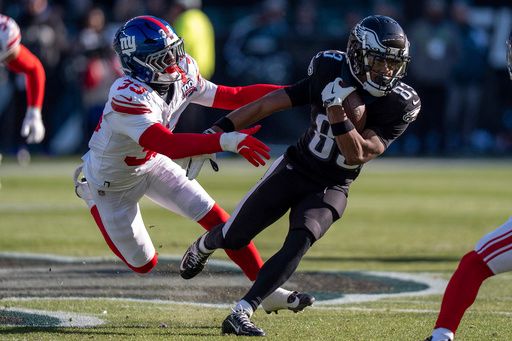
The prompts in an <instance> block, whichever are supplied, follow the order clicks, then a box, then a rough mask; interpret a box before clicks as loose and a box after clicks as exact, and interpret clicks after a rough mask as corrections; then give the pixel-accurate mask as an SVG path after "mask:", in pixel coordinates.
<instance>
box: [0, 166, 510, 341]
mask: <svg viewBox="0 0 512 341" xmlns="http://www.w3.org/2000/svg"><path fill="white" fill-rule="evenodd" d="M74 162H78V160H71V161H69V160H67V161H59V160H36V162H33V163H32V164H31V165H30V166H29V167H25V168H23V167H20V166H18V165H17V164H15V163H12V162H9V160H7V162H4V164H2V165H1V166H0V179H1V180H0V181H1V183H2V189H1V190H0V236H1V238H0V250H1V251H3V252H8V251H11V252H31V253H52V254H62V255H70V256H110V255H111V254H110V251H109V249H108V248H107V246H106V244H105V242H104V241H103V239H102V237H101V235H100V233H99V231H98V230H97V228H96V227H95V225H94V223H93V221H92V219H91V217H90V215H89V214H88V212H87V209H86V207H85V204H83V203H82V202H81V201H80V200H79V199H77V198H76V197H75V195H74V193H73V186H72V180H71V176H70V174H72V171H73V163H74ZM511 170H512V167H510V166H509V163H508V162H506V161H502V162H496V161H487V160H480V161H471V162H465V161H458V162H452V161H449V160H441V161H428V160H427V161H424V160H393V159H385V160H383V161H374V162H372V163H371V164H369V165H368V166H367V167H366V168H365V170H364V171H363V172H362V174H361V176H360V178H359V179H358V180H357V181H356V182H355V183H354V185H353V186H352V189H351V192H350V200H349V206H348V208H347V211H346V213H345V215H344V217H343V218H342V220H341V221H339V222H337V223H336V224H335V225H334V226H333V227H332V228H331V229H330V231H329V232H328V233H327V234H326V236H325V237H324V238H323V239H322V240H320V241H319V242H317V243H316V244H315V245H314V246H313V248H312V249H311V250H310V251H309V252H308V254H307V255H306V257H305V258H304V259H303V261H302V263H301V265H300V268H299V269H300V270H307V269H309V270H311V269H315V270H316V269H331V270H379V271H407V272H416V271H421V272H425V271H428V272H434V273H439V274H440V276H443V277H444V278H448V277H449V275H450V274H451V272H452V271H453V269H454V267H455V266H456V264H457V262H458V259H459V258H460V256H462V255H463V254H464V253H465V252H467V250H469V249H470V248H471V247H472V246H473V245H474V243H475V242H476V241H477V240H478V239H479V238H481V236H482V235H483V234H484V233H486V232H488V231H491V230H493V229H494V228H495V227H497V226H499V225H500V224H502V223H503V222H504V221H505V220H506V219H507V218H508V217H509V215H510V210H511V208H512V186H511V180H510V175H511V173H512V172H511ZM263 171H264V169H255V168H252V167H250V166H249V165H247V164H242V163H238V162H230V161H227V160H221V172H220V173H218V174H214V173H213V172H211V171H208V170H207V171H205V172H204V173H203V174H202V175H201V177H200V182H201V183H202V184H203V186H204V187H205V188H206V189H207V190H208V191H209V192H210V194H211V195H212V196H213V197H214V198H215V199H216V200H217V201H218V202H219V203H220V204H221V205H222V206H223V207H224V208H225V209H226V210H227V211H228V212H229V211H231V210H233V208H234V207H235V205H236V203H237V202H238V200H239V199H241V198H242V196H243V195H244V193H245V192H246V191H247V190H248V189H249V188H250V187H251V186H252V185H253V184H254V183H255V181H256V180H257V179H258V177H260V176H261V175H262V174H263ZM142 210H143V217H144V221H145V223H146V225H147V226H151V228H150V230H149V231H150V234H151V237H152V239H153V241H154V244H155V246H156V247H157V249H158V251H159V253H160V254H173V255H180V254H182V253H183V251H184V250H185V249H186V247H187V246H188V245H189V244H190V243H191V242H192V241H193V240H194V239H195V238H197V236H198V235H199V234H200V233H201V231H202V229H201V228H200V227H199V226H198V225H197V224H196V223H193V222H191V221H188V220H186V219H184V218H182V217H178V216H176V215H174V214H172V213H170V212H167V211H165V210H163V209H161V208H159V207H158V206H156V205H155V204H153V203H151V202H149V201H147V200H143V202H142ZM286 231H287V219H286V217H285V218H283V219H281V220H280V221H279V222H278V223H276V224H275V225H274V226H272V227H270V228H269V229H267V230H266V231H264V232H263V233H262V234H261V235H260V236H258V237H257V239H256V243H257V246H258V247H259V249H260V251H261V253H262V256H263V257H264V258H267V257H269V256H271V255H272V254H273V253H274V252H275V251H276V250H277V249H278V248H279V247H280V246H281V244H282V241H283V238H284V236H285V234H286ZM215 257H219V258H223V257H224V256H223V254H222V253H217V254H216V255H215ZM510 279H512V277H511V276H509V275H501V276H497V277H496V278H492V279H491V280H489V281H488V283H486V284H485V285H484V287H483V288H482V291H481V294H480V296H479V298H478V300H477V303H476V304H475V305H474V307H473V308H472V309H471V310H470V312H469V313H468V315H467V317H466V319H465V320H464V321H463V324H462V325H461V329H460V332H459V334H458V340H480V339H485V340H511V339H512V330H511V329H510V314H512V309H510V301H511V300H512V288H510V286H509V283H510ZM439 302H440V296H439V295H434V296H429V297H418V298H407V299H405V298H402V299H388V300H384V301H379V302H373V303H365V304H351V305H343V306H340V307H339V309H337V310H325V309H310V310H309V311H308V312H306V313H304V314H292V313H287V312H285V313H282V314H279V315H278V316H277V317H276V316H271V317H269V316H266V315H265V314H262V313H258V314H257V315H256V317H255V321H256V322H257V323H258V325H260V326H261V327H262V328H264V329H266V331H267V332H268V333H269V334H270V335H271V337H270V339H276V340H286V339H290V340H291V339H294V340H297V339H311V340H315V339H316V340H330V339H332V340H334V339H336V340H420V339H422V338H423V337H425V336H427V334H428V333H429V332H430V329H431V327H432V324H433V323H434V321H435V317H436V311H437V309H438V307H439ZM0 304H1V305H3V306H7V305H9V306H19V307H22V306H23V307H33V308H38V309H48V310H63V311H73V312H81V313H90V314H100V315H101V316H100V317H102V318H105V319H106V320H107V321H108V324H107V325H104V326H101V327H97V328H90V329H89V328H88V329H74V328H67V329H66V328H64V329H45V330H38V329H32V330H28V329H23V328H6V327H4V328H0V339H2V340H3V339H12V340H18V339H27V340H28V339H31V340H42V339H48V340H53V339H59V340H60V339H63V340H80V339H140V340H159V339H162V340H164V339H166V340H169V339H172V340H175V339H176V340H177V339H189V340H194V339H198V338H203V337H202V336H204V339H214V338H215V335H218V333H219V330H218V327H219V325H220V322H221V321H222V319H223V318H224V316H225V315H226V313H227V312H226V310H222V309H220V310H219V309H206V308H201V309H197V308H196V307H186V306H178V305H170V304H148V303H144V304H143V303H134V302H109V301H92V302H84V301H79V302H77V301H66V300H63V301H59V302H51V301H35V302H32V301H26V302H25V301H22V302H10V301H6V300H5V299H3V300H0ZM352 308H354V309H362V310H349V309H352ZM365 309H367V310H365ZM411 309H416V310H418V311H416V310H415V311H410V310H411ZM104 310H106V311H107V312H108V313H107V314H106V316H103V315H102V314H101V312H102V311H104ZM507 313H508V315H507ZM161 323H165V324H166V325H167V328H160V327H159V326H160V324H161Z"/></svg>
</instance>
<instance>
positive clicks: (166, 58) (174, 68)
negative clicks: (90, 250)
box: [146, 38, 187, 83]
mask: <svg viewBox="0 0 512 341" xmlns="http://www.w3.org/2000/svg"><path fill="white" fill-rule="evenodd" d="M184 58H185V49H184V46H183V39H181V38H180V39H179V40H178V41H176V42H175V43H173V44H171V45H169V46H167V47H166V48H165V49H163V50H161V51H158V52H155V53H152V54H150V55H148V56H147V58H146V64H148V65H150V66H151V67H152V68H153V69H154V70H155V71H156V72H155V79H154V81H155V82H157V83H169V82H171V83H172V82H175V81H177V80H178V79H180V74H181V73H186V71H187V70H182V66H183V65H184V64H185V65H186V63H182V61H183V59H184ZM178 71H182V72H178Z"/></svg>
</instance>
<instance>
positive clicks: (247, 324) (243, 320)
mask: <svg viewBox="0 0 512 341" xmlns="http://www.w3.org/2000/svg"><path fill="white" fill-rule="evenodd" d="M233 315H234V317H235V319H236V320H237V322H238V323H239V324H241V325H242V327H244V328H246V329H252V328H256V326H255V325H254V323H252V322H251V320H250V319H249V315H248V314H247V313H246V312H245V311H243V310H233Z"/></svg>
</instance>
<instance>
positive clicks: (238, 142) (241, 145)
mask: <svg viewBox="0 0 512 341" xmlns="http://www.w3.org/2000/svg"><path fill="white" fill-rule="evenodd" d="M260 129H261V125H257V126H254V127H252V128H248V129H244V130H240V131H239V132H237V131H233V132H231V133H224V134H222V135H221V136H220V146H221V147H222V150H224V151H229V152H233V153H238V154H240V155H242V156H243V157H244V158H245V159H246V160H247V161H249V162H250V163H252V164H253V165H254V166H255V167H258V166H259V165H262V166H264V165H265V160H263V159H267V160H269V159H270V154H269V153H268V152H269V151H270V148H269V147H268V146H267V145H266V144H264V143H263V142H261V141H260V140H258V139H257V138H255V137H253V136H251V135H253V134H256V132H257V131H258V130H260Z"/></svg>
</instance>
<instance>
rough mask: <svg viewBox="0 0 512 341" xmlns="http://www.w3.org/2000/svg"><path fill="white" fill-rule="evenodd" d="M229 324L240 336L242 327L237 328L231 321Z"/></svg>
mask: <svg viewBox="0 0 512 341" xmlns="http://www.w3.org/2000/svg"><path fill="white" fill-rule="evenodd" d="M228 323H229V324H230V325H231V327H233V329H234V330H235V332H236V333H237V334H240V327H239V326H235V325H234V324H233V323H231V321H228Z"/></svg>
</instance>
